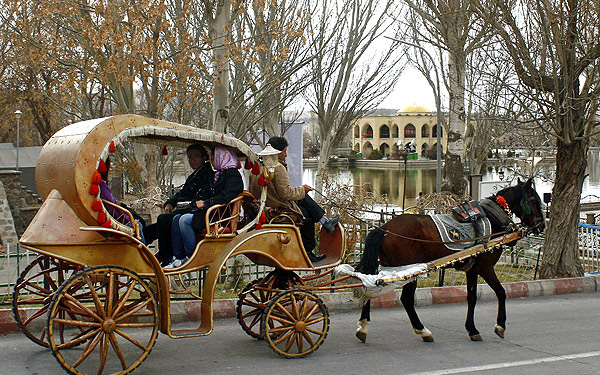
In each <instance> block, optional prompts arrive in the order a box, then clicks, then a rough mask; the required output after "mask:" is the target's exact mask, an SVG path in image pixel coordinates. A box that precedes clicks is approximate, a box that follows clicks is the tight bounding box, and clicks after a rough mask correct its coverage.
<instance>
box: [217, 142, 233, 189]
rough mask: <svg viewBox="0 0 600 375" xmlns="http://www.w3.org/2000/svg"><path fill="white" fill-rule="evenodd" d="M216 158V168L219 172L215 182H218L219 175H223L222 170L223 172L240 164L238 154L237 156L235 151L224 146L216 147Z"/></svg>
mask: <svg viewBox="0 0 600 375" xmlns="http://www.w3.org/2000/svg"><path fill="white" fill-rule="evenodd" d="M214 160H215V169H216V170H217V173H215V179H214V182H217V180H218V179H219V176H220V175H221V172H223V171H224V170H225V169H229V168H237V166H238V158H237V156H235V154H234V153H233V151H231V150H230V149H228V148H225V147H223V146H216V147H215V156H214Z"/></svg>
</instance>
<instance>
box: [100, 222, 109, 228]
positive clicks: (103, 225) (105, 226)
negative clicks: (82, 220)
mask: <svg viewBox="0 0 600 375" xmlns="http://www.w3.org/2000/svg"><path fill="white" fill-rule="evenodd" d="M101 226H102V227H104V228H110V220H106V221H105V222H104V223H102V225H101Z"/></svg>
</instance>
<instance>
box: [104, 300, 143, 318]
mask: <svg viewBox="0 0 600 375" xmlns="http://www.w3.org/2000/svg"><path fill="white" fill-rule="evenodd" d="M151 302H152V300H151V299H147V300H145V301H138V302H136V303H137V305H134V306H133V307H130V308H129V310H127V311H126V312H125V313H124V314H123V315H121V316H119V317H113V318H114V320H115V322H119V321H121V320H123V319H126V318H128V317H130V316H132V315H133V314H135V313H136V312H138V311H139V310H141V309H142V308H143V307H146V306H147V305H148V304H149V303H151Z"/></svg>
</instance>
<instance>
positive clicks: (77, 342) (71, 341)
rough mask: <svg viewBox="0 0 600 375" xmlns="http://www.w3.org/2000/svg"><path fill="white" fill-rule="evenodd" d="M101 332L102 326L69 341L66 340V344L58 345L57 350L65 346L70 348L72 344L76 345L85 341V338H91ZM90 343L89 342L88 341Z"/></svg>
mask: <svg viewBox="0 0 600 375" xmlns="http://www.w3.org/2000/svg"><path fill="white" fill-rule="evenodd" d="M99 332H100V328H98V329H96V330H93V331H89V332H88V333H86V334H84V335H81V336H77V337H76V338H75V339H73V340H70V341H69V342H66V343H64V344H60V345H56V350H61V349H64V348H70V347H72V346H75V345H77V344H79V343H82V342H84V341H85V340H87V339H89V338H90V337H92V336H94V335H96V334H98V333H99ZM88 344H89V343H88Z"/></svg>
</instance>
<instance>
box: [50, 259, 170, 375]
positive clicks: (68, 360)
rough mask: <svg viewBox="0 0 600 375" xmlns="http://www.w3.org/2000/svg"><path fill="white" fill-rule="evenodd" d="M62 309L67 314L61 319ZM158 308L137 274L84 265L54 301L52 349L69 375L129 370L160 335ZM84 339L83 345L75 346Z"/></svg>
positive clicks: (51, 308) (59, 290)
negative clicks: (82, 296)
mask: <svg viewBox="0 0 600 375" xmlns="http://www.w3.org/2000/svg"><path fill="white" fill-rule="evenodd" d="M79 295H89V296H90V298H86V299H80V298H78V296H79ZM61 311H67V312H68V317H67V318H63V317H61ZM156 311H158V308H157V304H156V299H155V298H154V293H152V290H151V289H150V287H149V286H148V284H147V283H146V282H145V281H144V280H142V278H141V277H140V276H138V275H137V274H136V273H134V272H132V271H129V270H127V269H125V268H122V267H117V266H98V267H93V268H87V269H84V270H82V271H80V272H78V273H77V274H75V275H73V276H72V277H71V278H70V279H69V280H67V281H66V282H65V283H63V285H62V286H61V287H60V288H59V289H58V291H57V292H56V294H55V296H54V298H53V299H52V303H51V304H50V308H49V312H48V328H47V330H48V341H49V343H50V348H51V349H52V353H53V354H54V356H55V357H56V359H57V360H58V362H59V363H60V364H61V366H62V367H63V368H64V369H65V370H67V371H68V372H70V373H72V374H127V373H128V372H130V371H132V370H133V369H134V368H136V367H137V366H138V365H139V364H140V363H142V362H143V361H144V359H145V358H146V357H147V356H148V354H150V351H151V350H152V346H153V345H154V342H155V341H156V336H157V335H158V322H159V321H158V316H157V313H156ZM142 312H143V313H142ZM140 313H142V314H140ZM86 341H87V342H86ZM82 342H86V344H85V345H81V346H79V347H77V348H74V346H75V345H77V344H79V343H82Z"/></svg>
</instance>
